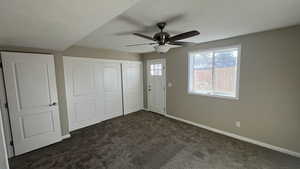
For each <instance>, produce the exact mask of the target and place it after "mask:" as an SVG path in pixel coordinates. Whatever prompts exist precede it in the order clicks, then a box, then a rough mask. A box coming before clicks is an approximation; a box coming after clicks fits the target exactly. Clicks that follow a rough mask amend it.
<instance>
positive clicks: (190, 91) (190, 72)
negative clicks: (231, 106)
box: [187, 44, 242, 100]
mask: <svg viewBox="0 0 300 169" xmlns="http://www.w3.org/2000/svg"><path fill="white" fill-rule="evenodd" d="M231 48H237V50H238V56H237V72H236V82H235V94H236V95H235V97H234V96H225V95H216V94H214V93H210V92H208V93H204V92H197V91H194V90H193V89H192V88H193V77H192V75H193V66H192V65H193V59H192V57H193V55H194V54H195V53H203V52H216V51H219V50H226V49H231ZM241 48H242V47H241V45H240V44H239V45H232V46H224V47H219V48H209V49H202V50H196V51H191V52H189V53H188V85H187V86H188V90H187V91H188V94H190V95H201V96H209V97H215V98H222V99H230V100H239V88H240V64H241ZM212 71H214V65H213V68H212ZM214 75H215V74H214V73H213V77H212V79H214Z"/></svg>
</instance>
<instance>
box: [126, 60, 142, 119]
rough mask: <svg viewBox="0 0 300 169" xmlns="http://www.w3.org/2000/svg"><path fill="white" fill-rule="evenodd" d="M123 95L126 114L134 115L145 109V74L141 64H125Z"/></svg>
mask: <svg viewBox="0 0 300 169" xmlns="http://www.w3.org/2000/svg"><path fill="white" fill-rule="evenodd" d="M122 70H123V90H124V91H123V93H124V96H123V97H124V113H125V114H128V113H132V112H136V111H138V110H141V109H142V108H143V85H142V84H143V77H142V76H143V74H142V64H141V63H124V64H122Z"/></svg>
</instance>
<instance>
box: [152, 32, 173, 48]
mask: <svg viewBox="0 0 300 169" xmlns="http://www.w3.org/2000/svg"><path fill="white" fill-rule="evenodd" d="M169 38H170V34H168V33H167V32H159V33H156V34H155V35H154V36H153V39H154V40H155V41H157V42H158V44H160V45H164V44H166V43H167V42H168V41H169Z"/></svg>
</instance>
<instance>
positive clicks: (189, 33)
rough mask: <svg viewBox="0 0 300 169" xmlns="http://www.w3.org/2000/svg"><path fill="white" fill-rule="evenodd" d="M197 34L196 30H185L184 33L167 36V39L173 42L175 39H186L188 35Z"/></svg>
mask: <svg viewBox="0 0 300 169" xmlns="http://www.w3.org/2000/svg"><path fill="white" fill-rule="evenodd" d="M199 34H200V32H198V31H196V30H194V31H189V32H185V33H181V34H178V35H175V36H172V37H170V38H169V41H170V42H174V41H177V40H182V39H187V38H190V37H193V36H197V35H199Z"/></svg>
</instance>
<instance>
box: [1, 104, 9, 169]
mask: <svg viewBox="0 0 300 169" xmlns="http://www.w3.org/2000/svg"><path fill="white" fill-rule="evenodd" d="M0 111H1V110H0ZM0 139H1V141H0V142H2V145H0V146H1V147H2V149H3V151H4V155H3V156H2V155H1V158H0V167H1V169H2V167H4V169H9V164H8V157H7V150H6V145H5V138H4V130H3V120H2V114H1V112H0ZM3 160H4V161H3ZM2 165H4V166H2Z"/></svg>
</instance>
